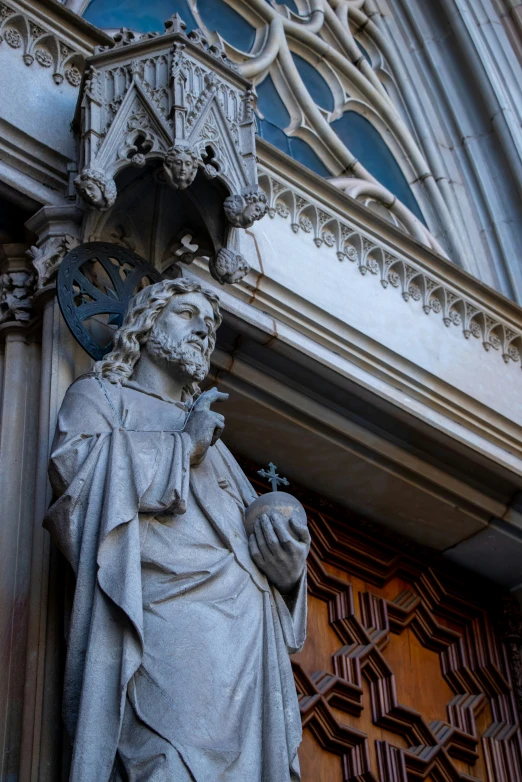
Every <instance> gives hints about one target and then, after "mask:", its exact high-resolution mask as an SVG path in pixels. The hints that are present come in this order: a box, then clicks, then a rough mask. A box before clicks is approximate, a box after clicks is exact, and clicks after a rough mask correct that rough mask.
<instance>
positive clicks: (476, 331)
mask: <svg viewBox="0 0 522 782" xmlns="http://www.w3.org/2000/svg"><path fill="white" fill-rule="evenodd" d="M259 183H260V186H261V187H262V188H263V189H264V191H265V194H266V197H267V204H268V215H269V217H271V218H272V219H274V218H275V217H279V218H280V219H282V220H286V221H287V222H288V223H289V225H290V228H291V230H292V231H293V232H294V233H298V232H299V231H302V232H303V233H305V234H306V235H308V236H310V238H311V239H312V240H313V243H314V244H315V246H316V247H322V246H323V245H325V247H327V248H328V249H331V250H332V251H334V252H335V253H336V255H337V258H338V260H339V261H341V262H342V261H345V260H348V261H350V262H351V263H352V264H353V265H354V266H356V267H357V268H358V270H359V272H360V273H361V274H362V275H363V276H366V277H367V278H368V279H370V278H372V277H374V278H375V279H378V280H379V281H380V283H381V285H382V287H383V288H385V289H387V288H395V289H396V290H397V291H399V292H400V294H401V297H402V299H403V300H404V301H405V302H408V301H409V300H410V299H411V300H412V301H414V302H418V303H419V305H420V307H421V308H422V311H423V312H424V313H425V314H426V315H430V314H431V313H434V314H436V315H440V316H441V317H442V320H443V323H444V325H445V326H447V327H448V328H450V327H453V326H456V327H458V328H461V329H462V334H463V336H464V337H465V339H470V338H474V339H479V340H481V342H482V345H483V347H484V349H485V350H486V351H491V350H493V351H497V352H498V353H499V354H500V355H501V356H502V358H503V360H504V362H505V363H506V364H509V363H511V362H515V363H517V364H521V363H522V331H515V330H514V329H513V328H512V327H511V326H510V325H509V324H508V323H506V322H503V321H502V320H500V319H499V318H497V317H496V316H495V315H493V314H490V313H489V312H488V311H487V310H486V309H484V308H483V307H481V306H480V305H479V304H478V303H476V302H472V301H470V300H468V299H467V298H465V297H464V296H463V295H462V294H461V293H460V292H458V291H456V290H452V288H451V287H450V286H449V285H448V284H447V282H446V281H445V280H444V279H443V278H442V277H440V278H439V279H435V278H434V277H432V276H430V275H429V274H427V273H426V271H425V270H424V269H422V268H421V267H420V266H419V265H417V264H416V263H415V261H413V260H412V259H411V258H408V259H406V258H405V257H401V255H400V254H399V253H397V252H396V250H393V251H392V250H390V247H389V246H387V245H386V244H385V243H384V242H379V240H378V239H376V238H375V236H374V237H369V236H367V235H365V234H364V233H363V232H362V231H361V230H360V228H359V227H357V226H355V225H353V224H350V223H349V222H348V221H347V220H343V219H341V218H339V217H337V216H335V215H333V214H329V213H327V212H325V211H323V210H322V209H321V208H320V207H319V206H318V205H316V204H314V203H313V202H312V200H311V199H307V198H304V197H303V196H302V195H301V194H299V193H297V192H296V191H295V188H292V187H290V185H288V184H286V183H284V182H282V181H280V180H278V179H276V178H275V177H274V176H273V175H272V174H271V173H269V172H268V171H265V170H263V169H261V170H260V177H259Z"/></svg>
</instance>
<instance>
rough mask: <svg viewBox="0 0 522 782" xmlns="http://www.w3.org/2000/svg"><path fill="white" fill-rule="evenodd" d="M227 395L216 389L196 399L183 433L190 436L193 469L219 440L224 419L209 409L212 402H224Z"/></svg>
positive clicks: (223, 426)
mask: <svg viewBox="0 0 522 782" xmlns="http://www.w3.org/2000/svg"><path fill="white" fill-rule="evenodd" d="M226 399H228V394H223V393H221V392H220V391H218V390H217V388H216V387H214V388H211V389H210V390H209V391H205V392H204V393H203V394H201V396H200V397H198V399H196V401H195V403H194V406H193V408H192V410H191V411H190V415H189V419H188V421H187V423H186V425H185V432H187V434H189V435H190V439H191V441H192V451H191V454H190V464H191V465H192V466H193V467H194V466H196V465H198V464H201V462H202V461H203V459H204V458H205V456H206V453H207V451H208V449H209V448H210V446H212V445H214V443H216V442H217V440H219V438H220V437H221V433H222V432H223V429H224V428H225V418H224V416H222V415H220V414H219V413H215V412H214V411H213V410H211V409H210V406H211V405H212V404H213V403H214V402H224V401H225V400H226Z"/></svg>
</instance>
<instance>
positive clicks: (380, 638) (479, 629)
mask: <svg viewBox="0 0 522 782" xmlns="http://www.w3.org/2000/svg"><path fill="white" fill-rule="evenodd" d="M250 478H251V480H252V482H253V483H255V484H257V486H256V488H259V490H265V489H264V487H261V486H260V485H259V484H258V483H257V480H256V477H255V475H254V474H253V473H250ZM290 491H291V492H292V493H293V494H295V495H296V496H298V497H299V499H300V500H301V502H303V503H304V504H305V507H306V510H307V514H308V523H309V528H310V532H311V535H312V548H311V551H310V555H309V558H308V584H309V596H310V599H309V603H310V617H309V620H310V621H309V633H308V640H307V642H306V644H305V648H304V650H303V652H301V653H300V654H299V655H295V656H294V660H293V667H294V676H295V682H296V687H297V692H298V698H299V705H300V710H301V717H302V723H303V728H304V742H303V746H302V749H301V751H300V757H301V767H302V777H303V782H312V780H313V782H318V781H319V779H320V780H321V782H322V780H323V779H328V782H334V778H335V780H343V782H363V781H364V782H412V781H413V780H426V782H463V781H464V780H468V782H477V780H479V781H480V782H522V745H521V734H520V729H519V714H518V704H517V702H516V698H515V692H514V689H513V682H512V676H511V671H510V666H509V662H508V656H507V650H506V647H505V646H504V644H503V643H501V642H500V641H499V640H498V633H497V631H496V628H495V626H494V618H495V615H498V613H497V612H500V611H501V605H502V602H501V601H502V592H501V591H500V590H497V588H496V587H494V586H493V585H491V584H487V583H486V584H484V582H483V581H481V580H479V579H477V578H475V577H474V576H473V575H472V574H470V573H467V572H465V571H459V570H458V569H457V568H455V567H454V566H452V565H450V564H449V563H447V562H446V561H444V560H443V559H442V557H441V556H440V555H438V554H436V553H432V552H428V551H427V550H424V549H423V548H422V547H420V546H417V545H416V544H412V543H410V542H409V541H401V540H400V539H398V538H397V536H395V535H393V533H388V532H387V531H386V530H385V529H384V528H382V527H380V526H379V525H373V524H371V523H369V522H366V521H365V520H364V519H360V518H358V517H357V516H355V515H354V514H352V513H350V512H348V511H345V510H344V509H337V508H335V507H334V506H331V505H330V504H329V503H325V502H324V501H322V500H321V499H320V498H318V497H316V496H314V495H313V494H311V493H309V492H305V491H300V490H298V489H296V488H295V486H292V488H291V489H290ZM324 505H327V506H330V507H329V512H328V513H325V512H324V511H323V508H322V507H321V506H324ZM356 586H357V587H358V588H356ZM324 609H326V610H324ZM406 635H408V636H409V638H410V642H409V648H410V649H412V650H413V652H415V654H416V655H417V658H418V659H417V660H416V661H415V660H414V663H415V664H414V665H412V667H411V670H409V669H408V666H409V664H410V661H409V660H406V659H404V658H405V654H407V652H405V654H402V652H401V655H402V656H399V655H398V654H397V653H393V654H389V652H393V650H394V649H395V646H394V645H395V644H401V643H402V641H403V640H405V636H406ZM401 649H404V650H407V649H408V645H407V644H404V645H403V646H401ZM318 661H320V662H321V663H322V664H323V667H322V668H318V667H317V666H318ZM416 663H419V664H418V665H417V664H416ZM415 666H416V667H415ZM412 671H413V673H414V674H415V676H416V679H415V682H416V683H415V685H414V686H412V690H411V692H410V694H409V699H410V701H413V703H409V705H405V704H404V703H403V702H401V697H402V692H401V687H403V686H406V684H405V683H407V681H408V677H409V675H410V673H411V672H412ZM396 673H397V674H400V675H399V676H397V675H396ZM423 676H425V678H424V679H423ZM419 682H420V684H419ZM368 693H369V697H368ZM435 702H436V703H438V704H439V707H438V708H439V712H442V713H438V714H437V719H433V718H429V717H428V716H427V715H426V714H425V712H429V711H432V712H433V711H434V710H435V711H436V709H435V708H434V707H435V705H436V703H435ZM417 709H418V710H417ZM312 737H313V738H312ZM319 755H321V758H319ZM328 756H330V757H328ZM332 756H337V760H336V761H333V760H332ZM334 762H335V763H336V764H338V765H337V766H334ZM321 763H324V765H321ZM319 768H320V769H321V771H318V769H319ZM336 768H337V769H338V771H337V773H336V772H335V769H336ZM312 769H313V771H312ZM326 769H328V771H326ZM332 770H333V771H332ZM334 774H335V777H334Z"/></svg>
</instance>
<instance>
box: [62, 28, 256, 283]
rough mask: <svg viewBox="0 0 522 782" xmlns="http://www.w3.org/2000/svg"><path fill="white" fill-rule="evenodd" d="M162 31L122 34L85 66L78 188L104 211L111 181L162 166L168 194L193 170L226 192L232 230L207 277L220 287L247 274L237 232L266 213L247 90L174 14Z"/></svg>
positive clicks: (112, 198)
mask: <svg viewBox="0 0 522 782" xmlns="http://www.w3.org/2000/svg"><path fill="white" fill-rule="evenodd" d="M165 28H166V32H165V34H163V35H155V34H150V33H149V34H146V35H144V36H142V37H141V38H139V39H136V38H135V37H134V35H133V34H132V33H130V32H129V31H126V30H122V31H121V32H120V33H119V34H118V35H117V36H116V37H115V45H114V46H113V47H110V48H106V47H104V48H103V50H98V51H97V53H96V54H95V55H94V56H93V57H91V58H90V59H89V61H88V63H87V69H88V70H87V78H86V80H85V83H84V86H83V89H82V92H81V95H80V98H79V104H78V109H79V110H78V113H77V122H78V124H79V126H80V130H81V171H80V174H79V175H78V177H77V178H76V180H75V186H76V189H77V191H78V193H79V194H80V195H81V197H82V198H83V199H84V201H85V202H86V203H87V204H88V205H89V206H91V207H93V208H95V209H97V210H100V211H106V210H108V209H111V207H112V206H113V205H114V203H115V202H116V198H117V195H118V193H117V187H116V182H115V178H116V176H117V175H118V174H119V173H120V172H121V171H123V170H124V169H125V168H128V167H130V166H134V167H138V168H140V167H143V166H145V165H146V164H147V163H149V162H151V163H153V162H160V163H161V164H162V173H161V176H162V177H163V179H164V181H165V182H167V183H168V184H169V185H170V186H171V187H173V188H174V189H175V190H184V189H186V188H188V187H190V185H191V184H192V182H193V181H194V179H195V177H196V174H197V172H198V171H201V172H202V173H203V174H204V176H205V177H206V178H207V179H209V180H213V179H216V180H218V181H219V182H221V184H222V185H224V187H225V189H226V191H227V193H228V196H227V197H226V198H225V199H224V204H223V206H224V211H225V215H226V217H227V220H228V226H229V227H228V230H227V233H226V238H225V242H224V246H223V247H217V248H216V255H215V256H214V257H213V258H212V259H211V261H210V271H211V274H212V275H213V277H214V278H215V279H216V280H218V281H219V282H220V283H222V284H224V283H225V282H237V281H239V280H241V279H242V278H243V277H244V276H245V274H246V273H247V272H248V270H249V269H248V266H247V264H246V263H245V261H244V259H243V258H242V257H241V255H240V254H239V252H238V249H237V248H238V233H237V232H238V231H240V230H241V229H244V228H248V227H249V226H251V225H252V224H253V222H254V221H255V220H259V219H260V218H261V217H263V215H264V214H265V212H266V210H267V203H266V196H265V193H264V192H263V190H262V189H261V188H260V187H259V185H258V180H257V166H256V149H255V118H254V111H253V101H254V96H253V92H252V85H251V83H250V82H249V81H247V80H246V79H245V78H243V77H242V76H241V75H240V74H239V73H238V71H237V69H236V67H235V66H234V64H233V63H232V62H230V61H229V60H228V59H227V57H226V55H225V53H224V51H223V50H222V49H220V48H219V47H217V46H214V45H210V44H209V43H208V42H207V41H206V39H205V38H204V36H203V34H202V33H201V31H199V30H195V31H192V32H191V33H189V34H187V33H186V25H185V24H184V23H183V21H182V20H181V18H180V17H179V15H177V14H176V15H174V16H173V17H171V19H170V20H168V21H167V22H166V23H165Z"/></svg>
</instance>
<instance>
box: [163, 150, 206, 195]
mask: <svg viewBox="0 0 522 782" xmlns="http://www.w3.org/2000/svg"><path fill="white" fill-rule="evenodd" d="M163 168H164V171H165V175H166V177H167V179H168V181H169V184H170V186H171V187H173V188H174V190H185V188H187V187H188V186H189V185H191V184H192V182H193V181H194V179H195V178H196V174H197V172H198V156H197V155H196V153H195V152H194V151H193V150H192V149H190V147H182V146H174V147H171V148H170V149H169V151H168V152H167V154H166V156H165V160H164V161H163Z"/></svg>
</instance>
